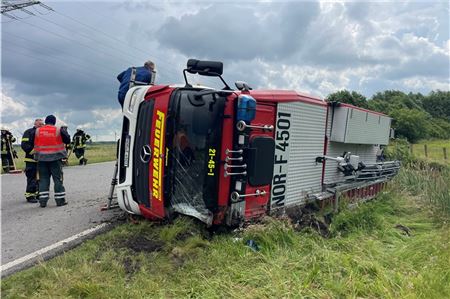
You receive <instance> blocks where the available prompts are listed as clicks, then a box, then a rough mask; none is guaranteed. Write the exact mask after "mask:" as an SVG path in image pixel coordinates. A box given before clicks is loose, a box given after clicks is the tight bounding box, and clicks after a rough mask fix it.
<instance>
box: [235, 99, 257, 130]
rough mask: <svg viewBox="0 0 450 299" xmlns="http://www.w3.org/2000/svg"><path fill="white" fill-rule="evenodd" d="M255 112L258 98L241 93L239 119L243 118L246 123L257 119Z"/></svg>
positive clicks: (238, 105)
mask: <svg viewBox="0 0 450 299" xmlns="http://www.w3.org/2000/svg"><path fill="white" fill-rule="evenodd" d="M255 114H256V100H255V99H254V98H253V97H251V96H249V95H244V94H241V95H240V96H239V97H238V102H237V116H236V118H237V121H241V120H243V121H245V122H246V123H250V122H251V121H252V120H254V119H255Z"/></svg>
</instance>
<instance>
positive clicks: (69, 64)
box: [2, 43, 106, 81]
mask: <svg viewBox="0 0 450 299" xmlns="http://www.w3.org/2000/svg"><path fill="white" fill-rule="evenodd" d="M8 44H14V43H8ZM16 45H17V44H16ZM2 50H6V51H9V52H13V53H14V54H19V55H22V56H25V57H28V58H31V59H35V60H40V61H43V62H46V63H50V64H54V62H52V61H50V60H47V59H43V58H42V57H36V56H33V55H30V54H28V53H23V52H20V51H15V50H12V49H8V48H3V49H2ZM60 63H65V62H64V61H62V62H60ZM65 64H67V65H68V67H69V68H72V69H74V70H76V71H77V74H80V75H84V76H86V77H87V78H88V79H90V80H92V79H93V77H95V75H94V74H95V73H87V72H85V71H84V70H79V69H77V68H75V67H74V66H73V65H72V64H71V63H65ZM98 79H100V77H98ZM101 80H102V81H103V80H106V78H104V77H101Z"/></svg>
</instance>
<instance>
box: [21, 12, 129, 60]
mask: <svg viewBox="0 0 450 299" xmlns="http://www.w3.org/2000/svg"><path fill="white" fill-rule="evenodd" d="M18 21H20V22H22V23H25V24H27V25H29V26H31V27H35V28H38V29H40V30H43V31H45V32H47V33H50V34H53V35H55V36H58V37H60V38H63V39H65V40H68V41H70V42H72V43H76V44H78V45H81V46H83V47H86V48H88V49H90V50H91V51H93V52H94V53H95V54H98V52H101V53H103V54H105V55H106V56H112V55H111V54H110V53H106V52H104V51H99V50H98V49H95V48H94V47H91V46H89V45H86V44H84V43H80V42H79V41H77V40H74V39H70V38H68V37H67V36H64V35H61V34H59V33H56V32H53V31H50V30H48V29H46V28H43V27H41V26H38V25H36V24H31V23H29V22H26V21H24V20H21V19H18ZM117 58H119V57H118V56H117ZM119 59H120V60H122V61H124V62H126V63H127V64H128V63H129V61H126V60H124V59H123V58H119Z"/></svg>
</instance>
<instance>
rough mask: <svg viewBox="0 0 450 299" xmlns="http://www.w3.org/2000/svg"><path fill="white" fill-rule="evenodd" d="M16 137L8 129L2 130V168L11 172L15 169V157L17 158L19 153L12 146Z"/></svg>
mask: <svg viewBox="0 0 450 299" xmlns="http://www.w3.org/2000/svg"><path fill="white" fill-rule="evenodd" d="M15 141H16V138H15V137H14V136H13V135H12V133H11V132H10V131H8V130H5V129H2V130H1V151H2V155H1V157H2V168H3V172H9V171H10V170H15V166H14V160H13V159H14V158H17V153H16V151H15V150H14V148H13V147H12V144H13V142H15Z"/></svg>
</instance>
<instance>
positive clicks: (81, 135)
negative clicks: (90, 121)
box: [71, 129, 91, 165]
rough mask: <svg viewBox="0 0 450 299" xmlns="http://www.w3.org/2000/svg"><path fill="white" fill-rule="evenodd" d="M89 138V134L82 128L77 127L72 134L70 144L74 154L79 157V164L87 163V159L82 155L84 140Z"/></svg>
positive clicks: (84, 147) (84, 148)
mask: <svg viewBox="0 0 450 299" xmlns="http://www.w3.org/2000/svg"><path fill="white" fill-rule="evenodd" d="M90 139H91V136H89V135H88V134H86V133H85V132H84V131H83V130H82V129H77V132H76V133H75V134H74V135H73V138H72V144H71V146H72V150H73V152H74V153H75V156H76V157H77V159H79V162H80V165H83V164H84V165H86V164H87V161H88V160H87V159H86V158H85V157H84V152H85V150H86V142H87V141H89V140H90Z"/></svg>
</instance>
